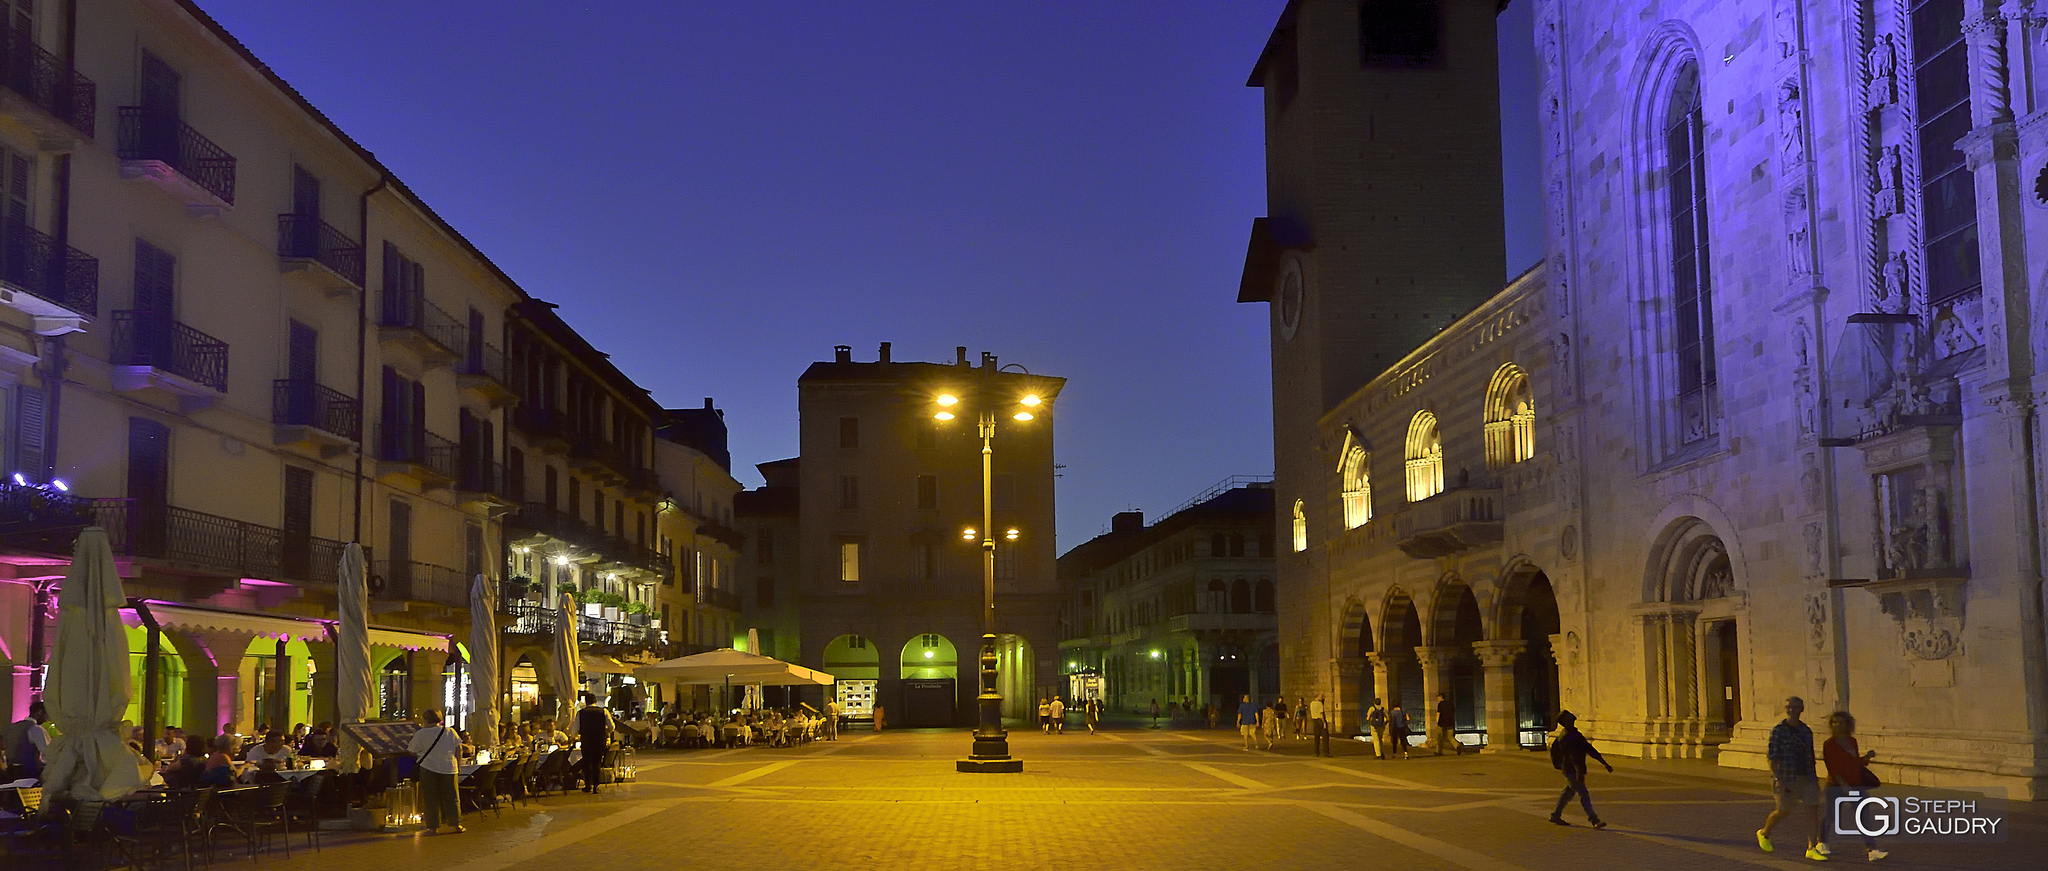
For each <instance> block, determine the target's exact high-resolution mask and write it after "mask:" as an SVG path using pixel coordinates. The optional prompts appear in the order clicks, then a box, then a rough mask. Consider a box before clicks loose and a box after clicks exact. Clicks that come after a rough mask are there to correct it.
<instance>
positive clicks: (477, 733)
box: [469, 574, 498, 750]
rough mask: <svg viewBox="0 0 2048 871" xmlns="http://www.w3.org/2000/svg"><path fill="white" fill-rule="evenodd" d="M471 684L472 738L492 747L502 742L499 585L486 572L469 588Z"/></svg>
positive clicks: (479, 746)
mask: <svg viewBox="0 0 2048 871" xmlns="http://www.w3.org/2000/svg"><path fill="white" fill-rule="evenodd" d="M469 686H470V690H471V692H473V693H474V694H475V695H476V710H475V711H474V712H472V713H471V714H470V722H469V737H470V741H471V743H474V744H475V745H476V747H477V749H479V750H489V749H491V748H493V747H496V746H498V588H497V587H496V586H495V585H493V584H492V583H491V581H490V580H489V579H488V578H485V577H484V576H483V575H482V574H478V575H477V576H476V580H475V581H474V582H472V583H471V585H470V588H469Z"/></svg>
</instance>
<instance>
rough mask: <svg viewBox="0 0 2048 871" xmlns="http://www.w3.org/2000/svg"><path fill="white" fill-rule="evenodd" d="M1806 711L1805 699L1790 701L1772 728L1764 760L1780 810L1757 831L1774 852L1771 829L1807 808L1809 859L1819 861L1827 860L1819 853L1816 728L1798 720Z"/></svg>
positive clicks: (1758, 839)
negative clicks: (1795, 810)
mask: <svg viewBox="0 0 2048 871" xmlns="http://www.w3.org/2000/svg"><path fill="white" fill-rule="evenodd" d="M1805 712H1806V702H1805V701H1804V700H1802V699H1801V698H1799V697H1798V696H1793V697H1791V698H1788V699H1786V700H1785V719H1784V720H1783V721H1781V722H1779V723H1778V725H1777V726H1775V727H1772V729H1771V740H1770V743H1769V744H1768V745H1766V746H1765V748H1764V758H1765V759H1767V760H1769V761H1770V763H1771V794H1772V795H1773V796H1775V797H1776V798H1777V807H1776V808H1773V809H1772V810H1771V815H1770V816H1768V817H1765V818H1764V827H1763V828H1761V829H1757V830H1756V845H1757V846H1759V847H1762V848H1763V850H1764V852H1766V853H1769V852H1771V850H1772V849H1773V847H1772V846H1771V829H1773V828H1775V827H1776V826H1777V825H1778V821H1779V820H1782V819H1784V817H1785V815H1786V814H1788V813H1791V812H1792V809H1793V808H1795V807H1797V806H1799V805H1805V806H1806V811H1807V813H1806V858H1808V859H1812V860H1814V861H1816V862H1819V861H1826V859H1827V858H1828V857H1827V854H1826V853H1823V852H1821V851H1820V779H1819V778H1818V777H1816V776H1815V775H1814V768H1813V729H1812V728H1810V727H1808V726H1807V725H1806V724H1805V723H1803V722H1800V720H1799V715H1800V714H1803V713H1805Z"/></svg>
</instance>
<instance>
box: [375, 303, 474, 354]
mask: <svg viewBox="0 0 2048 871" xmlns="http://www.w3.org/2000/svg"><path fill="white" fill-rule="evenodd" d="M378 297H379V298H378V304H377V339H378V341H380V342H384V343H386V344H391V345H396V346H399V347H403V348H410V349H411V350H412V351H413V353H415V354H417V355H419V357H420V359H421V361H423V362H425V363H427V364H428V365H442V364H446V363H453V362H455V361H456V360H457V359H459V358H460V357H461V356H462V348H463V344H464V341H465V339H466V338H467V334H468V330H467V329H465V328H464V327H463V326H462V325H461V324H459V323H457V322H456V320H455V316H454V315H451V314H449V313H447V312H446V311H443V310H442V309H441V307H440V306H437V305H435V304H433V303H431V302H428V301H427V299H426V297H424V296H422V295H420V294H419V293H417V292H399V291H395V290H392V289H391V288H389V287H387V288H385V289H384V291H383V292H382V293H380V294H378Z"/></svg>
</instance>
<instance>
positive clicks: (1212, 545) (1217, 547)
mask: <svg viewBox="0 0 2048 871" xmlns="http://www.w3.org/2000/svg"><path fill="white" fill-rule="evenodd" d="M1226 553H1229V551H1226V550H1224V549H1223V533H1220V532H1217V533H1211V534H1210V535H1209V555H1210V556H1222V555H1224V554H1226Z"/></svg>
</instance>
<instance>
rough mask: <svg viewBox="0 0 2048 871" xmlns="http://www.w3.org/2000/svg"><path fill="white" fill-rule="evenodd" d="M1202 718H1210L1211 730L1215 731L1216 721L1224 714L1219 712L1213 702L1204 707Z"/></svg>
mask: <svg viewBox="0 0 2048 871" xmlns="http://www.w3.org/2000/svg"><path fill="white" fill-rule="evenodd" d="M1202 716H1203V717H1206V718H1208V720H1209V728H1211V729H1214V728H1216V720H1217V718H1219V717H1221V716H1222V712H1221V711H1218V710H1217V709H1216V705H1215V703H1213V702H1212V703H1209V704H1205V705H1203V706H1202Z"/></svg>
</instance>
